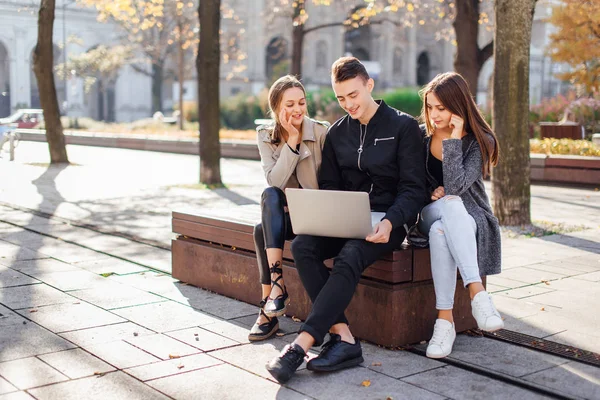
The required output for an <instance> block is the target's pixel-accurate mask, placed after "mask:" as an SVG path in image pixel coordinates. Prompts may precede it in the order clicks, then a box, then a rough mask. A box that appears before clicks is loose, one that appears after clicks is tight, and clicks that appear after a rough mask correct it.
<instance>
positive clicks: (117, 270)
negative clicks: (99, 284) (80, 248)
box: [75, 257, 148, 275]
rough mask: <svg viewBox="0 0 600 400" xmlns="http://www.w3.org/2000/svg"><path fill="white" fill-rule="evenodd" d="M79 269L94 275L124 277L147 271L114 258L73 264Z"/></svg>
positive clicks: (139, 266)
mask: <svg viewBox="0 0 600 400" xmlns="http://www.w3.org/2000/svg"><path fill="white" fill-rule="evenodd" d="M75 265H76V266H77V267H79V268H83V269H85V270H87V271H90V272H93V273H95V274H109V273H113V274H117V275H126V274H133V273H138V272H145V271H148V268H146V267H143V266H141V265H138V264H134V263H131V262H128V261H124V260H120V259H118V258H115V257H110V258H104V259H101V260H94V261H84V262H78V263H75Z"/></svg>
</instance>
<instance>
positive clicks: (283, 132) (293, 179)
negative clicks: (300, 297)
mask: <svg viewBox="0 0 600 400" xmlns="http://www.w3.org/2000/svg"><path fill="white" fill-rule="evenodd" d="M269 109H270V113H271V116H272V117H273V119H274V123H273V124H269V125H262V126H259V127H258V128H257V132H258V150H259V152H260V161H261V165H262V167H263V171H264V173H265V178H266V180H267V183H268V184H269V187H268V188H267V189H265V191H264V192H263V194H262V198H261V213H262V218H261V221H262V222H261V223H260V224H258V225H257V226H256V227H255V228H254V245H255V247H256V258H257V261H258V268H259V271H260V281H261V284H262V297H261V298H262V301H261V309H260V312H259V315H258V319H257V320H256V323H255V324H254V326H253V327H252V328H251V330H250V333H249V334H248V339H249V340H252V341H256V340H265V339H268V338H269V337H271V336H272V335H273V334H275V332H277V329H279V322H278V321H277V317H279V316H281V315H283V314H284V313H285V311H286V307H287V304H288V303H289V301H290V299H289V296H288V293H287V290H286V288H285V284H284V281H283V269H282V265H281V262H282V259H283V246H284V243H285V240H287V239H291V238H293V236H294V234H293V232H292V226H291V223H290V217H289V214H288V212H287V207H286V206H287V201H286V198H285V194H284V192H283V191H284V190H285V189H286V188H288V187H292V188H298V187H302V188H306V189H318V188H319V185H318V182H317V174H318V171H319V168H320V166H321V151H322V149H323V144H324V143H325V135H326V133H327V126H328V124H327V123H324V122H319V121H315V120H313V119H311V118H308V116H307V108H306V92H305V90H304V87H303V86H302V84H301V83H300V82H299V81H298V80H297V79H296V78H295V77H293V76H291V75H286V76H284V77H281V78H279V79H278V80H277V81H275V83H273V85H272V86H271V89H270V90H269Z"/></svg>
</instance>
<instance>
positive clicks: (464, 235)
mask: <svg viewBox="0 0 600 400" xmlns="http://www.w3.org/2000/svg"><path fill="white" fill-rule="evenodd" d="M419 230H420V231H421V232H422V233H423V234H427V233H429V251H430V256H431V273H432V275H433V285H434V288H435V306H436V308H437V309H438V310H451V309H452V308H453V306H454V292H455V290H456V268H457V267H458V270H459V271H460V276H461V277H462V280H463V283H464V285H465V287H467V285H468V284H470V283H473V282H481V277H480V276H479V266H478V264H477V237H476V235H477V225H476V224H475V220H474V219H473V217H471V215H469V213H468V212H467V210H466V209H465V205H464V204H463V202H462V199H461V198H460V197H458V196H444V197H443V198H441V199H439V200H437V201H434V202H433V203H431V204H429V205H428V206H426V207H425V208H424V209H423V211H421V218H420V221H419Z"/></svg>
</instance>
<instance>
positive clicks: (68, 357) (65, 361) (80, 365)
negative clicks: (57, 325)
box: [38, 349, 115, 379]
mask: <svg viewBox="0 0 600 400" xmlns="http://www.w3.org/2000/svg"><path fill="white" fill-rule="evenodd" d="M38 358H39V359H41V360H42V361H44V362H45V363H46V364H48V365H50V366H51V367H53V368H54V369H56V370H58V371H60V372H61V373H62V374H64V375H66V376H68V377H69V378H71V379H77V378H83V377H84V376H92V375H94V374H96V373H105V372H110V371H114V370H115V369H114V368H113V367H112V366H110V365H108V364H106V363H105V362H104V361H102V360H100V359H99V358H96V357H94V356H93V355H91V354H89V353H87V352H85V351H83V350H81V349H72V350H65V351H60V352H57V353H50V354H44V355H40V356H38Z"/></svg>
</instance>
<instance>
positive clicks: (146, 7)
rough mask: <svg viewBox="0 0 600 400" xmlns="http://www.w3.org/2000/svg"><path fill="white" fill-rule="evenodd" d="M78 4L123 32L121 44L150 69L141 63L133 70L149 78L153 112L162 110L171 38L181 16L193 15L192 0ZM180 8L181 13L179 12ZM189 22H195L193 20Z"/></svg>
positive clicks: (85, 1) (95, 0)
mask: <svg viewBox="0 0 600 400" xmlns="http://www.w3.org/2000/svg"><path fill="white" fill-rule="evenodd" d="M79 2H80V3H82V4H84V5H87V6H93V7H95V8H96V10H97V11H98V12H99V15H98V19H99V20H100V21H103V22H106V21H112V22H114V23H115V24H117V25H118V26H119V28H120V30H121V32H122V33H123V35H122V37H121V40H122V42H123V44H125V45H130V46H134V47H135V49H136V50H137V51H138V52H140V53H141V54H143V55H144V56H145V57H146V60H147V61H148V62H149V63H150V69H148V68H147V66H145V65H142V64H140V63H133V64H132V67H133V68H134V69H135V70H136V71H138V72H140V73H142V74H144V75H147V76H149V77H151V79H152V112H155V111H163V103H162V100H163V92H162V90H163V80H164V77H165V72H166V71H165V66H166V62H167V59H168V58H169V57H170V56H171V54H172V52H173V51H174V50H175V49H176V48H175V46H173V43H174V40H173V37H174V36H176V35H177V34H176V32H177V30H178V23H179V24H181V23H182V21H183V19H182V18H178V17H177V16H178V13H179V14H182V15H190V14H193V12H192V10H193V8H194V7H195V5H194V2H193V0H190V1H186V2H184V1H180V0H164V1H163V0H152V1H139V0H121V1H118V2H110V1H108V2H107V1H103V0H79ZM179 7H182V8H183V9H185V10H183V12H181V11H182V10H180V9H179ZM189 20H190V21H193V22H195V20H193V19H189ZM187 28H188V27H186V30H187Z"/></svg>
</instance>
